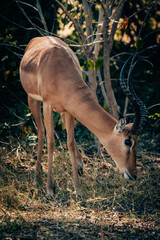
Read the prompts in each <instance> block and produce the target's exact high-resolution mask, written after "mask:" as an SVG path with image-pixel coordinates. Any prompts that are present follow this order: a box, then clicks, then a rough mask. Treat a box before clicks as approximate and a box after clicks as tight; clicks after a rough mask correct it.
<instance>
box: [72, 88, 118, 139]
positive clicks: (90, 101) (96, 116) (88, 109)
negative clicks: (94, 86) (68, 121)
mask: <svg viewBox="0 0 160 240" xmlns="http://www.w3.org/2000/svg"><path fill="white" fill-rule="evenodd" d="M83 92H84V94H82V93H83ZM67 105H68V106H69V107H68V109H67V111H68V112H70V113H71V114H72V115H73V116H74V117H75V118H76V119H78V120H79V121H80V122H81V123H82V124H83V125H85V126H86V127H87V128H88V129H89V130H90V131H91V132H92V133H94V134H95V135H96V136H97V137H98V139H99V140H100V142H101V143H103V138H104V137H105V138H106V135H110V134H111V133H112V131H113V129H114V127H115V124H116V123H117V120H116V119H115V118H114V117H112V116H111V115H110V114H109V113H107V112H106V111H105V110H104V109H103V108H102V107H101V106H100V105H99V104H98V103H97V102H96V101H95V100H94V98H93V97H92V95H91V94H90V92H89V91H87V89H86V93H85V91H82V92H81V96H80V95H79V94H78V93H77V92H76V94H74V96H72V97H71V98H70V99H69V102H68V104H67Z"/></svg>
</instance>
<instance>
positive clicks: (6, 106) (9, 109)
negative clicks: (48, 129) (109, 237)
mask: <svg viewBox="0 0 160 240" xmlns="http://www.w3.org/2000/svg"><path fill="white" fill-rule="evenodd" d="M2 105H3V106H4V107H5V108H6V109H8V110H9V111H10V112H11V113H12V114H13V115H14V116H15V117H16V118H18V119H20V120H22V121H25V119H24V118H22V117H19V116H18V115H17V114H16V113H15V112H14V111H13V110H12V109H11V108H9V107H8V106H7V105H6V104H4V103H2Z"/></svg>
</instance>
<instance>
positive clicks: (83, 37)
mask: <svg viewBox="0 0 160 240" xmlns="http://www.w3.org/2000/svg"><path fill="white" fill-rule="evenodd" d="M55 1H56V2H57V3H58V5H59V6H60V8H62V10H63V11H64V13H65V14H66V15H67V16H68V17H69V19H70V20H71V21H72V22H73V24H74V26H75V28H76V29H77V31H78V33H79V36H80V38H81V39H82V41H83V42H84V41H85V35H84V33H83V31H82V29H81V26H80V25H79V24H78V22H77V21H76V20H75V19H74V18H73V17H72V15H71V14H70V13H69V12H68V11H67V9H66V8H65V7H64V6H63V4H62V3H61V2H59V1H58V0H55Z"/></svg>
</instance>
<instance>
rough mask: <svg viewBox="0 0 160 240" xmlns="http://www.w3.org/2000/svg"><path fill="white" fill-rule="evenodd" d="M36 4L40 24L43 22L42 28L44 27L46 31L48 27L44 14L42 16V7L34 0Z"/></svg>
mask: <svg viewBox="0 0 160 240" xmlns="http://www.w3.org/2000/svg"><path fill="white" fill-rule="evenodd" d="M36 6H37V8H38V13H39V16H40V18H41V22H42V24H43V26H44V29H45V30H46V31H48V27H47V24H46V21H45V18H44V16H43V13H42V8H41V5H40V3H39V0H37V1H36Z"/></svg>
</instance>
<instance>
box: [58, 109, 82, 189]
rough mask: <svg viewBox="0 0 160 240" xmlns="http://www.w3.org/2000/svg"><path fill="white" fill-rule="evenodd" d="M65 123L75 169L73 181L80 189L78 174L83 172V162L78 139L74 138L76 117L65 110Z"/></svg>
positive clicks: (63, 115) (63, 118) (63, 116)
mask: <svg viewBox="0 0 160 240" xmlns="http://www.w3.org/2000/svg"><path fill="white" fill-rule="evenodd" d="M61 116H62V120H63V123H64V125H65V127H66V130H67V145H68V149H69V152H70V156H71V162H72V170H73V181H74V184H75V187H76V189H77V190H78V189H79V178H78V174H79V175H82V174H83V164H82V160H81V155H80V153H79V151H78V148H77V144H76V141H75V139H74V117H73V116H72V115H71V114H69V113H68V112H65V113H63V114H61Z"/></svg>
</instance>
